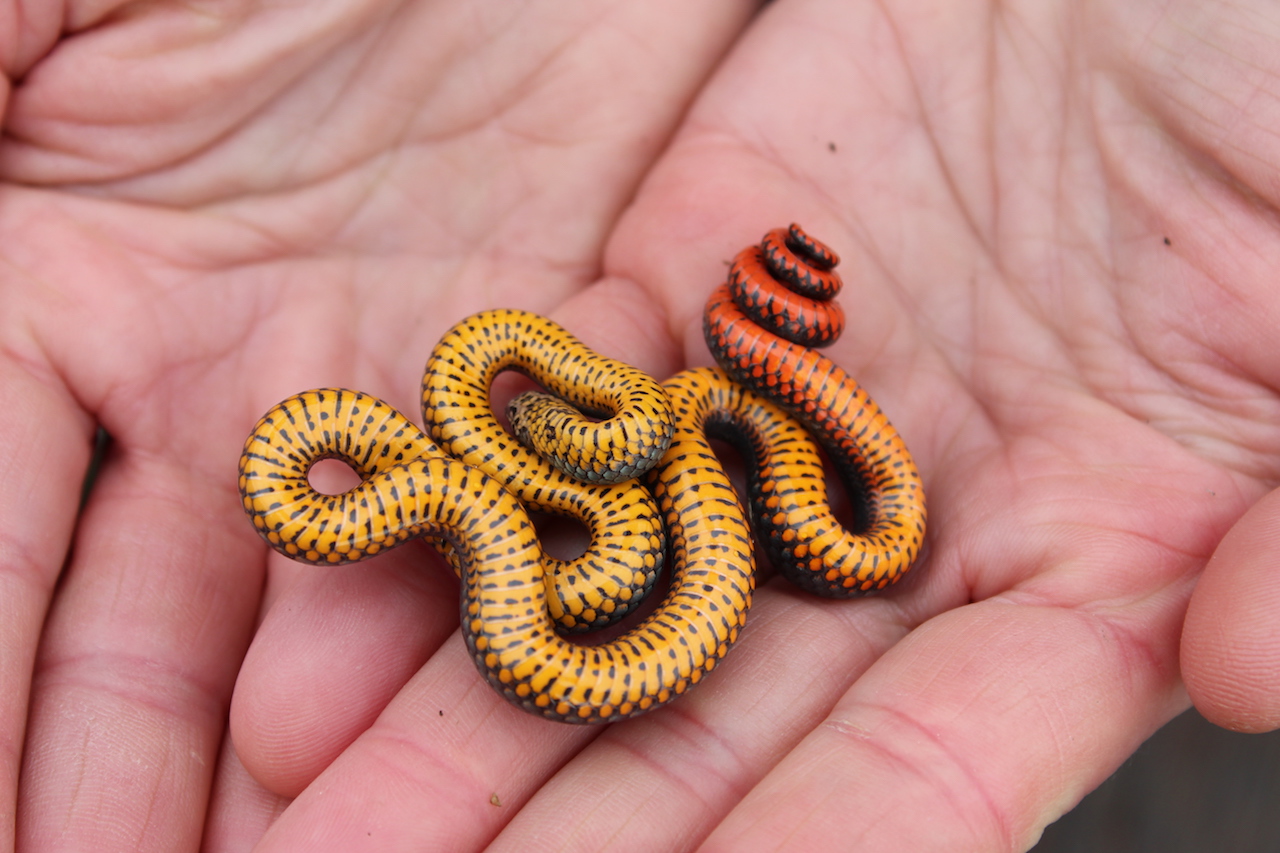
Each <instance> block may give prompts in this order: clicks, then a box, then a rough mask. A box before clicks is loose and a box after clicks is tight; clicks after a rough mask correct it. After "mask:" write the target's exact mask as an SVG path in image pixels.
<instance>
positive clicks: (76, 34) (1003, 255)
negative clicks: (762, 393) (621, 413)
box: [0, 0, 1280, 851]
mask: <svg viewBox="0 0 1280 853" xmlns="http://www.w3.org/2000/svg"><path fill="white" fill-rule="evenodd" d="M757 13H758V14H757ZM1268 14H1270V15H1272V16H1273V17H1271V18H1267V17H1266V16H1267V15H1268ZM1274 14H1275V13H1274V11H1273V10H1271V8H1270V6H1269V5H1268V4H1265V3H1262V2H1256V3H1253V4H1251V5H1247V4H1243V5H1242V4H1236V5H1233V4H1201V3H1198V2H1195V1H1194V0H1174V2H1173V3H1167V4H1166V3H1154V2H1142V0H1139V2H1118V0H1117V2H1112V3H1109V4H1104V3H1068V2H1061V3H1046V2H1039V0H1036V2H1031V0H1024V2H1019V3H1014V4H1000V5H998V6H997V5H994V4H993V5H991V6H988V5H985V4H979V3H972V2H960V3H956V2H934V3H925V2H905V3H894V4H886V5H885V6H883V7H881V6H875V5H872V4H861V3H837V2H832V0H808V2H804V1H803V0H777V2H774V3H771V4H769V5H767V6H765V7H763V9H759V10H757V9H756V8H755V7H754V5H753V4H751V3H747V2H734V0H717V2H710V3H688V2H682V3H674V2H668V0H649V2H645V3H625V2H615V3H597V2H586V0H581V2H569V3H565V2H551V0H530V1H529V2H526V3H519V4H517V3H500V2H465V3H462V2H451V3H445V2H436V3H414V4H409V3H391V2H378V0H329V2H321V3H279V2H276V3H273V2H266V0H262V1H261V2H252V0H239V2H210V0H198V2H190V3H185V4H178V3H171V2H166V0H159V1H158V2H151V3H138V4H136V5H135V4H127V3H120V2H112V0H97V2H84V3H76V2H66V3H64V4H62V5H59V4H57V3H53V2H49V0H28V2H25V3H24V2H22V0H3V2H2V3H0V64H2V65H3V68H4V71H5V75H6V78H5V79H6V81H7V82H6V84H5V88H4V89H0V107H2V108H3V110H4V128H5V135H4V137H3V141H2V142H0V178H2V179H3V181H4V184H3V186H2V188H0V344H2V348H0V387H2V388H3V394H4V399H5V400H6V405H5V407H4V408H3V410H0V440H2V441H3V446H4V447H5V448H6V453H5V454H4V455H3V457H2V461H0V482H3V484H4V487H3V490H2V491H0V695H3V696H5V697H7V698H6V701H5V702H4V704H3V705H2V706H0V795H2V796H3V798H4V802H5V807H4V809H3V810H0V849H3V850H8V849H13V848H14V847H16V848H17V849H19V850H40V851H50V850H60V849H84V848H86V847H92V849H95V850H128V851H134V850H143V851H149V850H160V851H182V850H197V849H204V850H207V851H233V850H246V849H250V848H254V849H258V850H263V851H275V850H299V849H307V850H313V851H324V850H331V849H332V850H340V851H355V850H379V851H386V850H399V849H442V850H445V849H447V850H457V851H463V850H478V849H493V850H521V851H528V850H547V849H552V848H554V849H558V850H559V849H573V850H595V849H603V848H606V847H608V848H610V849H634V850H656V849H666V850H687V849H695V848H701V849H706V850H717V851H718V850H733V851H744V850H781V849H819V850H820V849H829V848H840V849H850V848H852V847H856V848H857V849H859V850H864V851H876V850H886V851H889V850H893V851H897V850H947V851H962V850H973V851H989V850H1022V849H1025V848H1026V847H1028V846H1030V845H1031V844H1032V843H1034V841H1035V839H1036V838H1037V837H1038V835H1039V833H1040V831H1041V829H1042V828H1043V827H1044V826H1045V825H1046V824H1047V823H1049V822H1051V821H1053V820H1054V819H1056V818H1057V817H1058V816H1059V815H1060V814H1062V813H1063V812H1064V811H1065V810H1067V809H1069V808H1070V807H1071V806H1072V805H1073V804H1074V803H1075V802H1077V801H1078V800H1079V798H1080V797H1082V796H1083V795H1084V794H1085V793H1087V792H1088V791H1089V790H1090V789H1091V788H1092V787H1094V786H1095V785H1097V784H1098V783H1099V782H1100V781H1102V780H1103V779H1104V778H1105V777H1106V776H1107V775H1108V774H1109V773H1110V772H1111V771H1112V770H1114V769H1115V767H1117V766H1118V764H1119V763H1120V762H1121V761H1123V760H1124V758H1125V757H1126V756H1128V755H1129V754H1130V753H1131V752H1132V751H1133V750H1134V749H1135V748H1136V747H1137V745H1138V744H1139V743H1141V742H1142V740H1143V739H1144V738H1146V737H1147V736H1148V735H1150V734H1151V733H1152V732H1153V731H1154V730H1155V729H1156V728H1157V727H1159V726H1160V725H1161V724H1162V723H1163V722H1164V721H1166V720H1168V719H1169V718H1170V717H1171V716H1172V715H1174V714H1176V713H1177V712H1178V711H1180V710H1181V709H1182V708H1184V707H1186V705H1187V703H1188V690H1187V689H1186V688H1184V687H1183V679H1184V678H1185V681H1186V684H1187V685H1188V686H1189V688H1190V695H1191V696H1192V697H1193V698H1194V699H1195V700H1196V702H1197V704H1198V705H1199V706H1200V707H1201V709H1202V710H1203V711H1204V712H1205V713H1206V714H1207V715H1209V716H1210V718H1211V719H1214V720H1216V721H1219V722H1222V723H1224V724H1228V725H1231V726H1233V727H1236V728H1240V729H1246V730H1264V729H1268V728H1273V727H1275V726H1277V725H1278V724H1280V699H1278V698H1277V696H1278V694H1280V687H1278V685H1277V683H1276V682H1277V679H1278V678H1280V675H1277V672H1280V665H1277V658H1280V651H1278V649H1277V647H1280V633H1277V629H1274V628H1271V627H1270V624H1271V623H1274V622H1275V620H1274V618H1272V619H1268V618H1267V617H1268V616H1269V615H1270V616H1274V614H1275V613H1276V612H1277V610H1278V609H1280V580H1278V579H1277V577H1276V573H1275V572H1269V571H1267V570H1268V568H1269V567H1270V565H1271V563H1272V562H1273V560H1274V558H1273V556H1272V555H1273V554H1274V553H1275V550H1276V549H1275V548H1274V545H1275V539H1276V536H1277V534H1276V533H1275V530H1276V529H1277V520H1278V518H1277V517H1278V516H1280V503H1278V502H1277V500H1275V499H1274V498H1272V499H1267V500H1262V501H1261V502H1259V499H1261V498H1263V497H1264V496H1265V495H1266V494H1267V492H1268V491H1269V490H1270V489H1271V488H1272V486H1274V485H1275V483H1276V479H1277V460H1278V459H1280V404H1278V401H1277V396H1276V391H1275V389H1276V388H1277V385H1278V384H1280V358H1278V357H1276V355H1275V354H1274V350H1275V348H1274V344H1273V342H1274V340H1275V339H1276V334H1275V330H1276V329H1277V328H1280V288H1277V287H1276V286H1275V283H1274V274H1275V270H1276V268H1277V261H1280V234H1278V233H1277V218H1276V215H1275V212H1274V209H1275V205H1276V203H1277V200H1278V199H1277V196H1278V195H1280V180H1278V178H1280V175H1278V174H1277V172H1276V168H1275V164H1276V163H1278V162H1280V149H1278V146H1280V142H1278V140H1280V136H1278V135H1277V134H1276V133H1275V130H1276V129H1277V127H1280V114H1278V112H1277V102H1276V100H1275V98H1274V96H1273V93H1274V92H1275V91H1276V86H1277V80H1276V74H1277V72H1278V71H1280V60H1278V59H1277V57H1280V43H1278V42H1280V21H1278V20H1276V19H1275V18H1274ZM790 221H798V222H800V223H802V224H803V225H804V226H805V227H806V228H807V229H809V230H810V232H811V233H813V234H814V235H815V236H817V237H819V238H820V239H822V240H824V241H826V242H827V243H829V244H830V245H831V246H833V247H834V248H835V249H836V250H837V251H839V252H840V253H841V254H842V256H843V257H844V259H845V260H844V263H843V265H842V267H841V271H842V272H843V274H844V277H845V280H846V282H847V284H846V291H845V293H844V295H843V297H842V298H843V301H844V305H845V307H846V309H847V313H848V315H849V318H850V323H849V329H848V331H846V333H845V335H844V338H843V339H842V340H841V341H840V343H839V344H837V345H836V346H835V347H834V348H833V349H832V350H831V352H832V355H833V357H834V358H836V359H837V361H839V362H840V363H841V364H842V365H843V366H844V367H845V368H847V369H848V370H850V371H851V372H852V373H853V374H854V375H856V376H858V377H859V378H860V380H861V381H863V382H864V384H865V385H866V386H867V387H868V388H869V390H870V391H871V393H872V395H873V396H874V397H875V398H876V399H877V400H878V402H879V403H880V404H881V406H882V407H883V408H884V409H885V410H886V411H887V412H888V413H889V415H890V417H891V418H892V419H893V420H894V422H895V424H896V425H897V426H898V428H899V429H900V430H901V432H902V433H903V435H904V436H905V438H906V440H907V442H908V444H909V445H910V446H911V447H912V448H913V450H914V452H915V455H916V459H917V462H918V463H919V464H920V467H921V469H922V471H923V473H924V476H925V480H926V485H927V487H928V489H929V495H930V521H931V533H930V541H929V547H928V552H927V556H926V559H924V560H923V561H922V562H921V564H920V565H919V566H918V568H917V569H916V570H915V572H914V574H913V576H912V577H911V579H910V580H909V581H907V582H905V583H904V584H902V585H900V587H898V588H896V589H894V590H893V591H892V592H890V593H889V594H887V595H883V596H881V597H878V598H872V599H865V600H860V601H855V602H826V601H815V600H813V599H811V598H809V597H807V596H804V595H802V594H799V593H797V592H795V591H794V590H793V589H791V588H789V587H788V586H786V584H785V583H784V582H782V581H780V580H776V579H775V580H773V581H770V582H768V583H766V584H765V585H764V586H763V587H762V589H761V590H760V592H759V595H758V597H757V603H756V606H755V608H754V610H753V612H752V614H751V619H750V623H749V626H748V630H747V631H746V634H745V636H744V638H743V640H742V642H741V643H740V645H739V646H738V648H737V649H736V650H735V651H734V653H733V654H732V655H730V657H729V658H728V660H727V662H726V664H725V665H724V667H723V668H722V669H721V670H718V671H717V672H716V673H715V674H714V675H713V677H712V678H710V679H709V680H708V681H707V683H705V684H704V685H703V686H702V687H700V688H699V689H698V690H697V691H696V692H694V693H693V694H692V695H690V696H688V697H686V698H684V699H682V700H681V701H679V702H677V703H675V704H674V705H672V706H670V707H668V708H666V709H663V710H662V711H660V712H657V713H655V714H652V715H650V716H648V717H644V718H641V719H638V720H634V721H630V722H627V723H624V724H621V725H617V726H614V727H612V728H608V729H603V730H602V729H583V728H576V727H567V726H562V725H557V724H554V723H548V722H544V721H541V720H538V719H535V718H533V717H531V716H527V715H525V714H523V713H521V712H519V711H517V710H515V709H513V708H511V707H509V706H507V705H506V704H505V703H504V702H503V701H502V700H501V699H500V698H499V697H498V696H497V695H496V694H494V693H493V692H492V691H490V690H489V689H488V688H487V687H486V686H484V684H483V683H482V682H481V681H480V679H479V677H478V676H477V675H476V673H475V671H474V668H473V667H472V665H471V663H470V661H469V660H468V658H467V656H466V654H465V650H464V648H463V645H462V643H461V641H460V639H459V637H458V634H457V631H456V624H457V612H456V611H457V604H456V594H457V589H456V581H454V579H453V578H452V576H451V574H450V573H449V571H448V570H447V568H445V567H444V566H443V564H441V563H440V561H439V560H438V559H436V558H435V557H433V556H432V555H431V554H430V552H428V550H427V549H426V548H425V547H420V546H416V545H415V546H410V547H407V548H405V549H401V550H400V551H399V552H396V553H394V554H391V555H387V556H385V557H383V558H380V559H378V560H376V561H374V562H372V563H368V564H365V565H363V566H361V567H357V568H347V569H333V570H323V569H311V568H306V567H301V566H297V565H294V564H291V563H289V562H287V561H285V560H283V559H281V558H279V557H276V556H275V555H268V554H267V553H266V550H265V548H264V546H263V545H262V543H261V542H260V541H258V540H257V538H256V537H255V536H254V534H253V532H252V530H251V529H250V526H249V525H248V523H247V522H246V521H245V519H244V517H243V514H242V513H241V511H240V509H239V506H238V502H237V498H236V494H235V465H236V458H237V455H238V452H239V448H240V444H241V442H242V441H243V440H244V437H245V435H246V434H247V432H248V430H249V428H250V427H251V426H252V424H253V422H254V421H255V419H256V418H257V417H258V416H259V415H260V414H261V413H262V412H263V411H265V410H266V409H267V408H268V407H270V406H271V405H272V404H274V403H275V402H277V401H278V400H280V399H281V398H283V397H285V396H287V395H289V394H291V393H294V392H296V391H299V390H302V389H304V388H308V387H313V386H320V385H346V386H349V387H353V388H359V389H361V390H364V391H367V392H369V393H372V394H377V395H380V396H383V397H385V398H386V399H388V400H390V401H391V402H392V403H394V404H395V405H397V406H399V407H401V408H402V410H404V411H406V412H409V413H416V408H415V407H416V393H417V381H418V374H419V371H420V370H421V367H422V364H423V362H424V361H425V359H426V355H427V353H428V351H429V349H430V347H431V345H432V343H433V342H434V341H435V339H436V338H437V337H438V336H439V334H440V333H441V332H443V331H444V329H445V328H447V327H448V326H449V325H450V324H452V323H453V322H455V321H456V320H458V319H460V318H461V317H463V316H464V315H466V314H468V313H470V312H472V311H474V310H478V309H481V308H488V307H495V306H510V307H520V308H528V309H532V310H536V311H540V312H544V313H547V314H549V315H550V316H552V317H554V318H555V319H556V320H558V321H559V322H561V323H562V324H564V325H566V326H567V327H568V328H570V329H571V330H573V331H574V332H575V333H577V334H578V335H579V336H580V337H582V338H583V339H584V340H586V341H587V343H589V344H591V345H594V346H596V347H597V348H598V349H600V350H601V351H603V352H605V353H607V354H609V355H611V356H615V357H619V358H623V359H625V360H627V361H630V362H632V363H634V364H636V365H637V366H640V367H642V368H643V369H645V370H647V371H649V372H651V373H653V374H654V375H657V376H659V377H662V376H666V375H668V374H670V373H672V372H674V371H675V370H678V369H680V368H681V367H683V366H686V365H689V364H700V363H706V362H707V361H708V358H707V355H706V352H705V348H704V347H703V345H702V343H701V340H700V337H699V334H698V318H699V314H700V311H701V305H702V302H703V300H704V299H705V297H706V295H707V293H708V292H709V291H710V290H711V288H712V287H713V285H714V284H716V283H717V282H718V281H719V280H721V279H722V277H723V275H724V269H725V268H724V261H725V260H726V259H727V258H729V257H730V256H731V255H732V253H733V252H734V251H736V250H737V249H738V248H740V247H741V246H743V245H745V244H746V243H748V242H751V241H753V240H756V239H758V238H759V237H760V235H761V234H763V233H764V231H765V230H766V229H767V228H770V227H774V226H776V225H782V224H786V223H788V222H790ZM96 424H101V425H102V426H104V427H105V428H106V429H107V430H108V431H109V432H110V434H111V435H112V436H113V439H114V443H113V445H112V449H111V452H110V454H109V456H108V458H107V460H106V463H105V465H104V468H103V471H102V475H101V477H100V480H99V482H98V483H97V486H96V488H95V490H94V492H93V493H92V496H91V498H90V499H89V501H88V503H87V505H86V506H85V508H84V510H83V512H82V513H81V514H79V515H78V516H77V511H76V508H77V502H78V500H79V491H80V485H81V481H82V478H83V477H84V475H85V471H86V465H87V463H88V460H89V456H90V450H91V446H92V437H93V434H94V429H95V425H96ZM1255 503H1256V506H1254V505H1255ZM1251 506H1253V509H1252V511H1250V512H1249V514H1248V515H1244V514H1245V512H1246V510H1249V509H1250V507H1251ZM1242 516H1243V520H1242ZM1237 522H1239V524H1238V526H1236V523H1237ZM1233 526H1234V528H1233ZM1228 531H1230V535H1229V536H1227V538H1226V539H1225V541H1223V544H1222V547H1221V549H1220V550H1219V552H1218V553H1217V555H1216V556H1215V557H1214V559H1213V560H1212V561H1211V562H1210V556H1211V555H1213V553H1214V550H1215V548H1216V547H1217V546H1218V543H1219V541H1220V540H1223V537H1224V535H1226V534H1227V533H1228ZM1207 562H1208V563H1209V569H1208V571H1207V572H1205V567H1206V563H1207ZM424 567H425V568H424ZM1202 572H1204V578H1205V579H1204V582H1203V584H1202V585H1201V587H1200V588H1199V589H1196V583H1197V580H1198V578H1199V577H1200V576H1201V574H1202ZM1189 603H1190V611H1189V613H1190V615H1189V617H1188V618H1187V627H1186V631H1185V632H1184V631H1183V623H1184V616H1187V614H1188V605H1189ZM1180 644H1181V646H1180ZM1180 667H1181V668H1180ZM233 741H234V748H233V747H232V742H233ZM255 845H256V846H255Z"/></svg>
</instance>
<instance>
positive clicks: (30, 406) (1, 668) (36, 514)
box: [0, 359, 92, 850]
mask: <svg viewBox="0 0 1280 853" xmlns="http://www.w3.org/2000/svg"><path fill="white" fill-rule="evenodd" d="M0 394H2V395H3V398H4V400H5V401H6V402H5V405H4V406H3V407H0V446H2V447H4V448H6V450H5V452H4V453H3V454H0V483H4V488H3V489H0V695H2V696H4V697H5V698H4V701H3V702H0V803H3V804H4V805H3V812H2V813H3V815H4V816H3V817H0V850H12V849H13V846H14V833H15V825H14V814H15V805H16V803H17V797H18V773H19V767H21V765H22V750H23V741H24V737H25V734H26V730H27V710H28V701H29V697H30V689H31V679H32V673H33V667H34V665H35V658H36V648H37V646H38V645H39V642H40V633H41V629H42V628H43V626H44V621H45V614H46V612H47V610H48V607H49V602H50V599H51V597H52V595H53V590H54V585H55V584H56V582H57V579H58V574H59V572H60V570H61V568H62V564H63V561H64V560H65V559H66V555H67V549H68V545H69V544H70V541H71V531H72V527H73V526H74V524H75V517H76V504H77V501H78V499H79V496H80V487H81V484H82V481H83V479H84V475H85V471H86V469H87V467H88V461H89V453H90V436H91V435H92V426H91V424H90V422H89V419H88V418H87V417H86V416H85V415H84V413H83V412H82V411H80V409H79V407H77V406H76V405H75V404H74V403H73V402H72V401H71V400H69V399H67V398H66V397H65V396H63V395H62V394H59V393H57V392H55V391H52V390H50V387H49V386H47V385H46V384H45V383H43V382H41V381H39V380H37V379H35V378H33V377H32V376H31V375H30V374H29V373H27V372H26V371H25V370H23V369H21V368H20V367H17V366H16V365H14V364H13V363H12V362H11V361H9V360H8V359H3V360H0Z"/></svg>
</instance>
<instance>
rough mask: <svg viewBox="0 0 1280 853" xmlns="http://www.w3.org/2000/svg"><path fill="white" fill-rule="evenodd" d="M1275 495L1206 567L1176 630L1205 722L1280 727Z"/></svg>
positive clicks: (1279, 548) (1279, 534) (1279, 496)
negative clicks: (1182, 624) (1179, 634)
mask: <svg viewBox="0 0 1280 853" xmlns="http://www.w3.org/2000/svg"><path fill="white" fill-rule="evenodd" d="M1278 567H1280V491H1274V492H1271V493H1270V494H1268V495H1266V496H1265V497H1263V498H1262V499H1261V500H1259V501H1258V502H1257V503H1256V504H1255V505H1254V506H1253V507H1252V508H1251V509H1250V510H1249V511H1248V512H1246V513H1245V514H1244V516H1243V517H1241V519H1240V521H1238V522H1237V523H1236V525H1235V526H1234V527H1232V528H1231V530H1230V531H1228V533H1227V534H1226V536H1224V537H1223V539H1222V542H1221V543H1220V544H1219V545H1218V548H1217V550H1216V551H1214V554H1213V557H1212V558H1211V559H1210V560H1209V563H1208V565H1207V566H1206V567H1205V570H1204V574H1203V575H1201V577H1200V581H1199V583H1197V584H1196V588H1195V592H1194V593H1193V594H1192V596H1191V603H1190V605H1189V606H1188V608H1187V619H1186V623H1185V625H1184V626H1183V631H1182V677H1183V679H1184V680H1185V681H1186V684H1187V692H1188V693H1190V694H1191V701H1192V702H1194V703H1195V706H1196V708H1197V709H1198V710H1199V711H1200V713H1201V714H1203V715H1204V716H1205V718H1206V719H1208V720H1209V721H1210V722H1213V723H1217V724H1218V725H1220V726H1224V727H1226V728H1229V729H1234V730H1236V731H1243V732H1266V731H1271V730H1272V729H1275V728H1278V727H1280V620H1278V619H1277V618H1276V614H1277V613H1280V572H1277V568H1278Z"/></svg>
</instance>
